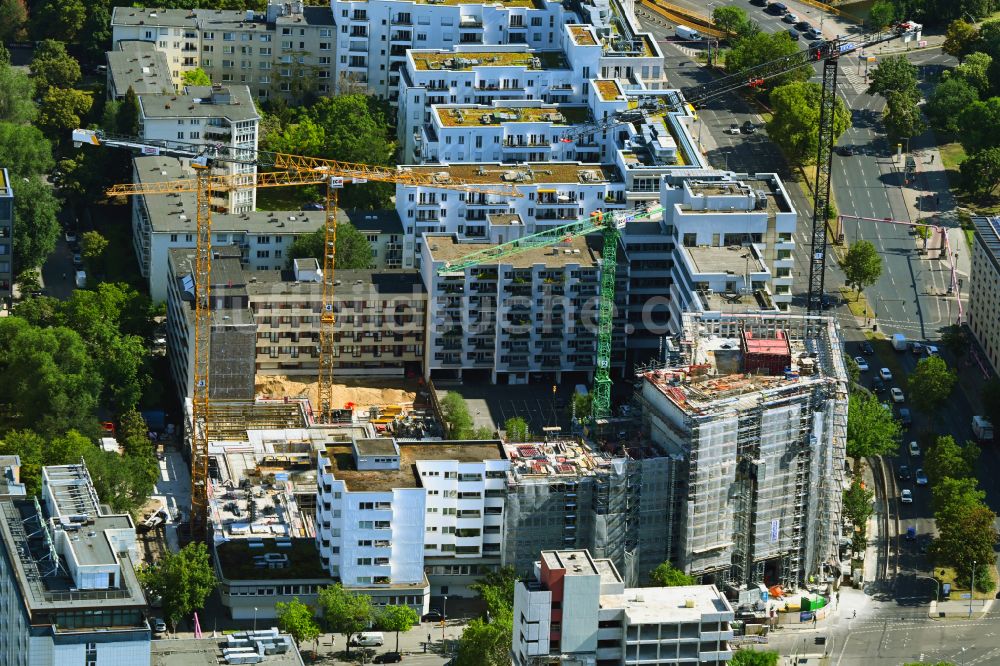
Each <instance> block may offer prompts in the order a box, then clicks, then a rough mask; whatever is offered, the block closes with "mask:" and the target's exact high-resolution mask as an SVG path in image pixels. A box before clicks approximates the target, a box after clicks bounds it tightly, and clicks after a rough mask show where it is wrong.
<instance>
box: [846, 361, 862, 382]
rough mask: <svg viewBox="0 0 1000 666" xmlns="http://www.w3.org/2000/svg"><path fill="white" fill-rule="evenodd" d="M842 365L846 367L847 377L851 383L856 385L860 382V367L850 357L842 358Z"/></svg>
mask: <svg viewBox="0 0 1000 666" xmlns="http://www.w3.org/2000/svg"><path fill="white" fill-rule="evenodd" d="M844 364H845V365H846V366H847V376H848V377H850V378H851V382H853V383H855V384H857V383H858V382H859V381H861V366H859V365H858V362H857V361H855V360H854V359H853V358H851V357H850V356H845V357H844Z"/></svg>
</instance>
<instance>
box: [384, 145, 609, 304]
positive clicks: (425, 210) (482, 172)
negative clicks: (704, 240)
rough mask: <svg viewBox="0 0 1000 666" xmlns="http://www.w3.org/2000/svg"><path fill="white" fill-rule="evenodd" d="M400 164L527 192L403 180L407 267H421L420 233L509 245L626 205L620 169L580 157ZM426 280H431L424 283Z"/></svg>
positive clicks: (399, 200)
mask: <svg viewBox="0 0 1000 666" xmlns="http://www.w3.org/2000/svg"><path fill="white" fill-rule="evenodd" d="M400 168H401V169H406V170H411V171H414V172H422V173H427V174H432V175H433V176H434V179H435V181H436V182H439V183H441V184H447V183H450V182H452V180H453V179H454V180H463V181H465V182H470V183H505V184H514V185H516V186H517V190H518V192H519V193H520V194H522V195H523V196H521V197H504V196H499V195H494V194H485V193H466V192H456V191H452V190H442V189H440V188H436V187H433V186H422V185H421V186H411V185H398V186H397V187H396V211H397V212H398V213H399V219H400V220H401V221H402V223H403V232H404V236H403V267H404V268H413V267H419V265H420V263H419V262H420V261H421V259H420V249H419V247H418V244H419V240H420V237H421V236H422V235H423V234H427V233H439V234H441V233H443V234H457V236H458V238H459V239H461V240H470V241H489V242H491V243H503V242H506V241H510V240H513V239H515V238H520V237H522V236H524V235H526V234H530V233H535V232H536V231H541V230H543V229H549V228H551V227H554V226H559V225H561V224H567V223H569V222H571V221H573V220H576V219H578V218H581V217H588V216H590V215H591V214H592V213H594V212H595V211H597V210H610V209H621V208H624V207H625V205H626V202H625V186H624V183H623V182H622V179H621V176H620V175H619V174H618V171H617V170H616V169H615V168H614V167H608V166H603V165H600V164H583V163H580V162H540V163H539V162H532V163H526V164H517V165H513V164H502V163H480V164H441V165H425V166H406V167H400ZM425 284H426V283H425Z"/></svg>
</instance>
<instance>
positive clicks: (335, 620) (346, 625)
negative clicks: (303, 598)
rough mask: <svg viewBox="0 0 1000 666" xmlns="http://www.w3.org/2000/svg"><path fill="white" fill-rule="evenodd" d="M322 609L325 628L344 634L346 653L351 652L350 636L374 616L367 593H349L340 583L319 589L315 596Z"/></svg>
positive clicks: (364, 627)
mask: <svg viewBox="0 0 1000 666" xmlns="http://www.w3.org/2000/svg"><path fill="white" fill-rule="evenodd" d="M317 603H318V604H319V607H320V608H321V609H322V610H323V621H324V622H325V623H326V626H327V628H328V629H329V630H330V631H331V632H333V633H335V634H341V635H343V636H344V639H345V642H346V643H347V653H348V654H350V653H351V638H352V637H353V636H354V634H356V633H358V632H361V631H364V630H365V629H367V628H368V626H369V625H370V624H371V622H372V619H373V617H374V611H373V610H372V600H371V597H369V596H368V595H367V594H351V593H350V592H348V591H347V590H345V589H344V586H343V585H342V584H340V583H335V584H333V585H328V586H326V587H324V588H322V589H320V591H319V597H318V598H317Z"/></svg>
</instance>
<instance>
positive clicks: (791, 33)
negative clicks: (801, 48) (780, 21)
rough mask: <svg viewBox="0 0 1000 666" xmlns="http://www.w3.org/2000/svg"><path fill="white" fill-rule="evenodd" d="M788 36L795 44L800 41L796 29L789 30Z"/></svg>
mask: <svg viewBox="0 0 1000 666" xmlns="http://www.w3.org/2000/svg"><path fill="white" fill-rule="evenodd" d="M786 32H787V33H788V36H789V37H791V38H792V41H793V42H797V41H799V33H798V32H796V31H795V29H794V28H789V29H788V30H787V31H786Z"/></svg>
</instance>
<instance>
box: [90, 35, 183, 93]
mask: <svg viewBox="0 0 1000 666" xmlns="http://www.w3.org/2000/svg"><path fill="white" fill-rule="evenodd" d="M116 46H117V48H116V49H115V50H114V51H108V52H107V53H106V54H105V56H106V57H107V60H108V81H107V89H108V99H118V100H120V99H122V98H124V97H125V95H126V93H128V90H129V88H131V89H132V91H133V92H135V93H136V94H147V93H172V92H174V82H173V79H172V78H171V76H170V65H169V64H167V54H166V53H164V52H163V51H161V50H160V49H158V48H156V45H155V44H153V43H152V42H144V41H138V40H131V41H120V42H117V44H116Z"/></svg>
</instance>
